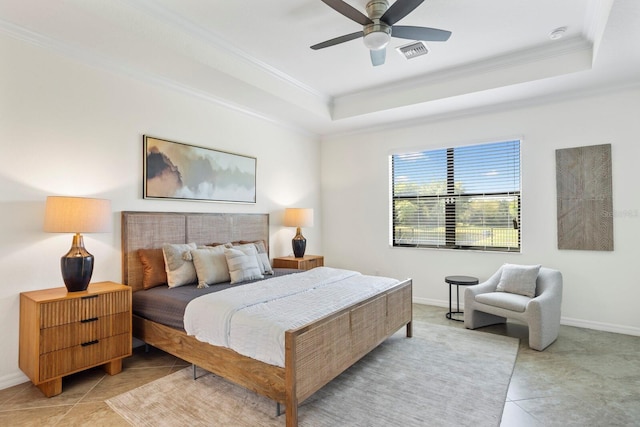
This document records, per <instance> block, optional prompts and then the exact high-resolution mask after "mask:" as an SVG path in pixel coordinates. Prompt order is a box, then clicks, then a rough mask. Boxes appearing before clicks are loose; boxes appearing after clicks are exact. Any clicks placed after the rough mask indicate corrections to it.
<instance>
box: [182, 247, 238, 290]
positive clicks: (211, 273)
mask: <svg viewBox="0 0 640 427" xmlns="http://www.w3.org/2000/svg"><path fill="white" fill-rule="evenodd" d="M224 249H225V247H224V246H214V247H206V248H198V249H195V250H192V251H191V256H192V257H193V265H194V266H195V268H196V275H197V276H198V288H208V287H209V285H213V284H215V283H223V282H228V281H229V280H231V276H229V267H228V266H227V258H226V257H225V256H224Z"/></svg>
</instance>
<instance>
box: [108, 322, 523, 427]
mask: <svg viewBox="0 0 640 427" xmlns="http://www.w3.org/2000/svg"><path fill="white" fill-rule="evenodd" d="M517 352H518V340H517V339H515V338H509V337H503V336H498V335H492V334H488V333H484V332H478V331H469V330H465V329H459V328H453V327H447V326H437V325H431V324H428V323H423V322H415V321H414V325H413V338H405V336H404V329H403V330H402V331H401V332H399V333H396V334H395V335H393V336H392V337H390V338H389V339H388V340H386V341H385V342H384V343H382V344H381V345H380V346H379V347H378V348H376V349H375V350H373V351H372V352H371V353H369V354H368V355H367V356H365V357H364V358H363V359H361V360H360V361H359V362H358V363H356V364H355V365H353V366H352V367H351V368H349V369H348V370H347V371H345V372H344V373H343V374H342V375H340V376H339V377H337V378H336V379H334V380H333V381H332V382H330V383H329V384H327V385H326V386H325V387H324V388H322V389H321V390H319V391H318V392H317V393H315V394H314V395H313V396H311V397H310V398H309V399H307V400H306V401H305V402H304V403H303V404H302V405H301V406H300V407H299V409H298V421H299V425H300V426H309V427H329V426H331V427H334V426H363V427H364V426H366V427H371V426H385V427H386V426H451V425H462V426H474V427H479V426H499V425H500V420H501V417H502V411H503V409H504V403H505V398H506V394H507V389H508V387H509V381H510V379H511V374H512V372H513V366H514V363H515V359H516V356H517ZM107 403H108V404H109V406H111V408H112V409H113V410H114V411H116V412H117V413H118V414H120V415H121V416H122V417H123V418H125V419H126V420H127V421H129V422H130V423H131V424H132V425H134V426H154V427H157V426H172V427H173V426H234V427H236V426H237V427H244V426H247V427H249V426H251V427H255V426H284V425H285V416H284V415H281V416H276V404H275V403H274V402H272V401H271V400H269V399H267V398H264V397H261V396H258V395H256V394H255V393H253V392H250V391H247V390H245V389H243V388H241V387H239V386H236V385H234V384H231V383H229V382H227V381H225V380H223V379H221V378H219V377H216V376H214V375H212V374H206V375H203V376H201V377H199V378H198V379H197V380H195V381H194V380H193V371H192V369H191V368H185V369H183V370H181V371H179V372H176V373H174V374H171V375H168V376H166V377H164V378H161V379H158V380H156V381H153V382H151V383H149V384H146V385H144V386H141V387H138V388H136V389H134V390H131V391H129V392H127V393H123V394H121V395H119V396H116V397H114V398H111V399H109V400H108V401H107Z"/></svg>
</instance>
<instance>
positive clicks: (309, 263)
mask: <svg viewBox="0 0 640 427" xmlns="http://www.w3.org/2000/svg"><path fill="white" fill-rule="evenodd" d="M323 265H324V257H323V256H320V255H305V256H303V257H302V258H296V257H292V256H284V257H278V258H274V259H273V268H297V269H298V270H311V269H312V268H316V267H322V266H323Z"/></svg>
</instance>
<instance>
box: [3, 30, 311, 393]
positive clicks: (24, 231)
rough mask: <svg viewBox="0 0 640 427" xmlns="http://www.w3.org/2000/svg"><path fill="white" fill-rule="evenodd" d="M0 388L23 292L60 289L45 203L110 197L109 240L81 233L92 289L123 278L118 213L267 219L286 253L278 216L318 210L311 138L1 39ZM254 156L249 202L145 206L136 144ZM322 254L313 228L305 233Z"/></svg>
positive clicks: (58, 244)
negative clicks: (90, 259) (167, 143)
mask: <svg viewBox="0 0 640 427" xmlns="http://www.w3.org/2000/svg"><path fill="white" fill-rule="evenodd" d="M0 56H1V57H2V64H3V65H2V67H0V236H1V237H0V278H1V279H0V322H1V323H2V328H0V335H1V336H0V340H1V341H2V343H3V345H2V346H0V389H2V388H5V387H8V386H10V385H13V384H17V383H20V382H23V381H25V380H26V377H25V376H24V375H23V374H22V373H21V371H20V370H19V369H18V319H19V293H20V292H22V291H29V290H34V289H43V288H51V287H58V286H63V282H62V278H61V275H60V268H59V262H60V261H59V260H60V256H62V255H63V254H64V253H65V252H66V251H67V250H68V249H69V246H70V245H71V236H70V235H58V234H48V233H44V232H43V231H42V221H43V216H44V203H45V199H46V197H47V196H48V195H77V196H95V197H104V198H108V199H111V201H112V208H113V218H114V228H113V232H112V233H108V234H94V235H85V239H84V240H85V245H86V247H87V249H88V250H89V251H90V252H91V253H92V254H93V255H94V256H95V260H96V261H95V262H96V267H95V270H94V275H93V279H94V281H101V280H113V281H120V280H121V261H120V217H119V213H120V211H123V210H141V211H188V212H259V213H264V212H266V213H270V214H271V219H270V224H271V254H272V256H282V255H289V254H290V253H291V238H292V237H293V235H294V234H295V230H294V229H291V228H283V227H282V225H281V224H282V212H283V209H284V207H285V206H302V207H311V208H315V209H316V218H317V221H318V222H319V221H320V220H321V212H320V209H319V208H320V206H319V195H318V194H319V161H318V157H319V145H318V141H317V138H315V137H311V136H309V135H307V134H303V133H299V132H297V131H293V130H291V129H287V128H284V127H281V126H278V125H275V124H273V123H271V122H269V121H265V120H262V119H259V118H256V117H253V116H250V115H247V114H244V113H240V112H237V111H233V110H230V109H228V108H224V107H221V106H219V105H217V104H214V103H212V102H210V101H206V100H202V99H198V98H195V97H193V96H187V95H184V94H182V93H179V92H177V91H174V90H171V89H167V88H163V87H160V86H156V85H154V84H152V83H148V82H144V81H140V80H135V79H132V78H129V77H127V76H123V75H117V74H114V73H110V72H107V71H101V70H98V69H95V68H92V67H89V66H86V65H82V64H81V63H79V62H78V61H74V60H71V59H69V58H65V57H62V56H60V55H57V54H55V53H51V52H47V51H44V50H42V49H40V48H39V47H37V46H33V45H30V44H26V43H23V42H20V41H17V40H14V39H11V38H7V37H4V36H0ZM143 134H149V135H153V136H157V137H161V138H166V139H172V140H176V141H180V142H185V143H191V144H195V145H200V146H205V147H211V148H215V149H220V150H224V151H229V152H234V153H239V154H244V155H249V156H254V157H256V158H257V165H258V171H257V203H256V204H228V203H206V202H178V201H154V200H144V199H142V135H143ZM305 237H307V239H308V249H307V251H308V252H309V253H321V247H322V241H321V234H320V230H319V227H314V228H309V229H305Z"/></svg>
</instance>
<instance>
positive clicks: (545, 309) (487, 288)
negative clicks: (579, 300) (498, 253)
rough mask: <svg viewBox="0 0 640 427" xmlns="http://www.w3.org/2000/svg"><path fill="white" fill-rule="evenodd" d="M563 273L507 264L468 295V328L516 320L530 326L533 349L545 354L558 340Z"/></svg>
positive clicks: (466, 305) (466, 313)
mask: <svg viewBox="0 0 640 427" xmlns="http://www.w3.org/2000/svg"><path fill="white" fill-rule="evenodd" d="M561 304H562V274H561V273H560V272H559V271H558V270H553V269H551V268H545V267H541V266H539V265H514V264H504V265H503V266H502V267H500V269H499V270H498V271H497V272H495V273H494V274H493V275H492V276H491V277H489V279H487V280H486V281H485V282H483V283H480V284H478V285H474V286H469V287H467V288H466V289H465V294H464V326H465V327H466V328H467V329H476V328H480V327H483V326H488V325H493V324H497V323H505V322H506V320H507V319H508V318H509V319H516V320H520V321H522V322H525V323H526V324H527V325H528V327H529V347H531V348H532V349H534V350H538V351H542V350H544V349H545V348H547V347H548V346H549V345H550V344H551V343H553V342H554V341H555V340H556V338H558V332H559V329H560V306H561Z"/></svg>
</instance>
